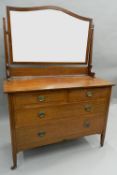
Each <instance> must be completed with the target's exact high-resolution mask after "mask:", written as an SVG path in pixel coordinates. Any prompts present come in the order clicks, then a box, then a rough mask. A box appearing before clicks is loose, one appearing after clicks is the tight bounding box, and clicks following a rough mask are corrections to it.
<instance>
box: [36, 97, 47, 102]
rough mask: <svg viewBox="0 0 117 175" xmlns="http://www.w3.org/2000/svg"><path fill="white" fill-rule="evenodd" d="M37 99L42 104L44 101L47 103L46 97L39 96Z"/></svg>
mask: <svg viewBox="0 0 117 175" xmlns="http://www.w3.org/2000/svg"><path fill="white" fill-rule="evenodd" d="M37 99H38V100H39V101H40V102H43V101H45V96H43V95H39V96H38V97H37Z"/></svg>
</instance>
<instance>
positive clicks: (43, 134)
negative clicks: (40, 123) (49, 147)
mask: <svg viewBox="0 0 117 175" xmlns="http://www.w3.org/2000/svg"><path fill="white" fill-rule="evenodd" d="M37 135H38V136H39V137H40V138H42V137H44V136H45V135H46V132H45V131H40V132H39V133H38V134H37Z"/></svg>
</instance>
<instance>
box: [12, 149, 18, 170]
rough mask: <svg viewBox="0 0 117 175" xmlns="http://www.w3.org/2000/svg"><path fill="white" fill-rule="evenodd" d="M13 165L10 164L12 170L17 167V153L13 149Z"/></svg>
mask: <svg viewBox="0 0 117 175" xmlns="http://www.w3.org/2000/svg"><path fill="white" fill-rule="evenodd" d="M12 154H13V166H11V169H12V170H14V169H16V168H17V153H16V152H14V151H13V153H12Z"/></svg>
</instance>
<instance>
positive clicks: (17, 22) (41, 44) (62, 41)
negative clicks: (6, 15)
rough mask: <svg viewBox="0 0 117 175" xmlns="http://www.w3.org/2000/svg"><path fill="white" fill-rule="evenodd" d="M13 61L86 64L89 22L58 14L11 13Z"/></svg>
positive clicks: (36, 12) (39, 11) (48, 12)
mask: <svg viewBox="0 0 117 175" xmlns="http://www.w3.org/2000/svg"><path fill="white" fill-rule="evenodd" d="M10 23H11V39H12V54H13V62H79V63H85V62H86V50H87V40H88V31H89V21H83V20H80V19H78V18H75V17H72V16H70V15H68V14H66V13H63V12H61V11H57V10H52V9H48V10H47V9H46V10H36V11H10Z"/></svg>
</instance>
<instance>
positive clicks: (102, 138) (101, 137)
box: [100, 132, 105, 147]
mask: <svg viewBox="0 0 117 175" xmlns="http://www.w3.org/2000/svg"><path fill="white" fill-rule="evenodd" d="M104 140H105V132H103V133H101V136H100V146H101V147H102V146H103V145H104Z"/></svg>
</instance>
